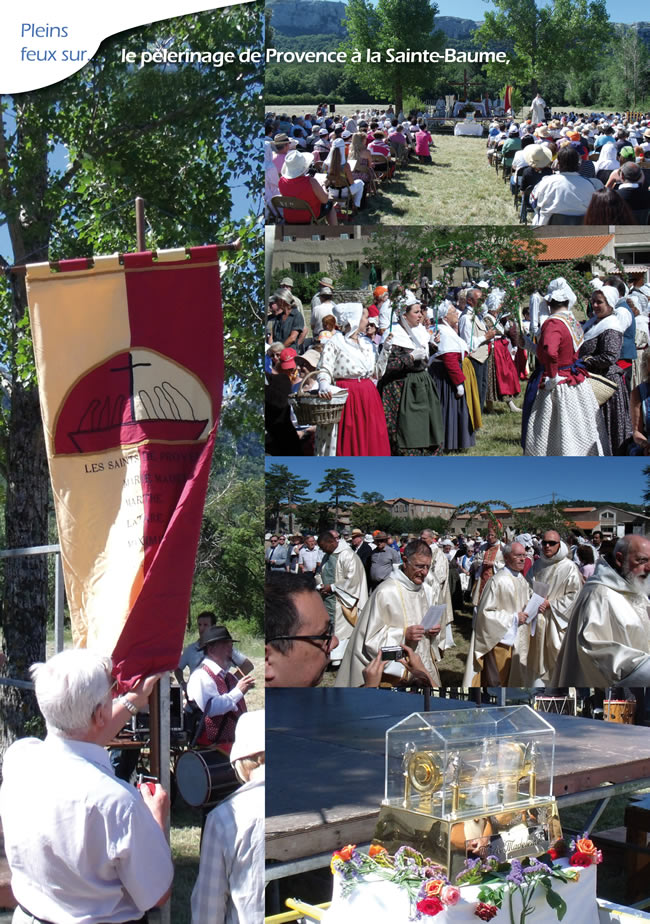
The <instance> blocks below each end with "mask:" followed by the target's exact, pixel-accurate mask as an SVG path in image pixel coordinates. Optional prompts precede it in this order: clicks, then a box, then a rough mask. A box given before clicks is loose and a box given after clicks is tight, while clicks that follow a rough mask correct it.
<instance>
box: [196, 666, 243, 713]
mask: <svg viewBox="0 0 650 924" xmlns="http://www.w3.org/2000/svg"><path fill="white" fill-rule="evenodd" d="M204 664H205V665H206V667H209V668H210V670H211V671H212V673H213V674H225V673H226V672H225V671H224V670H223V668H222V667H220V666H219V665H218V664H217V662H216V661H213V660H212V658H207V657H206V658H204V659H203V661H202V662H201V667H198V668H197V669H196V670H195V671H192V673H191V674H190V679H189V680H188V681H187V698H188V699H193V700H194V702H195V703H196V705H197V706H198V707H199V709H202V710H203V712H205V714H206V715H210V716H211V715H225V713H226V712H231V711H232V710H233V709H234V708H235V706H236V705H237V703H238V702H239V701H240V699H243V698H244V694H243V693H242V691H241V690H238V689H237V688H236V687H234V688H233V689H232V690H230V692H229V693H217V687H216V684H215V682H214V680H213V679H212V677H210V675H209V674H208V672H207V671H204V670H203V665H204ZM208 700H210V703H209V705H208ZM206 706H208V708H207V710H206Z"/></svg>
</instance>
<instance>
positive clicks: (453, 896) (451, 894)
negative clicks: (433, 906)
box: [440, 885, 460, 905]
mask: <svg viewBox="0 0 650 924" xmlns="http://www.w3.org/2000/svg"><path fill="white" fill-rule="evenodd" d="M440 898H441V899H442V901H443V902H444V904H445V905H455V904H456V902H457V901H458V900H459V899H460V889H459V888H458V886H453V885H448V886H445V887H444V889H443V890H442V892H441V893H440Z"/></svg>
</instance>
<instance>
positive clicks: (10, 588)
mask: <svg viewBox="0 0 650 924" xmlns="http://www.w3.org/2000/svg"><path fill="white" fill-rule="evenodd" d="M26 305H27V296H26V290H25V280H24V277H18V278H16V279H15V284H14V301H13V320H14V324H15V323H16V322H17V321H18V320H20V319H21V318H22V317H23V315H24V312H25V307H26ZM7 471H8V480H7V501H6V506H5V530H6V543H7V548H8V549H14V548H22V547H26V546H31V545H45V544H46V543H47V517H48V471H47V458H46V455H45V442H44V438H43V427H42V424H41V414H40V407H39V402H38V389H37V387H36V385H35V384H33V385H31V386H30V387H27V388H26V387H24V386H23V385H21V384H20V382H18V381H17V378H16V376H15V375H14V376H13V386H12V395H11V413H10V418H9V434H8V450H7ZM2 625H3V630H4V638H5V643H4V644H5V652H6V654H7V657H8V663H7V667H6V669H5V673H6V675H7V676H9V677H15V678H18V679H20V680H29V668H30V666H31V664H33V663H34V662H35V661H43V660H44V659H45V636H46V627H47V556H45V555H29V556H22V557H20V558H12V559H7V560H5V563H4V588H3V599H2ZM0 715H2V722H1V723H0V754H1V753H4V751H5V750H6V748H7V747H8V746H9V745H10V744H11V743H12V742H13V741H14V740H15V739H16V738H17V737H20V736H21V735H23V734H24V733H25V723H26V722H27V720H29V719H33V718H34V717H36V716H37V715H38V707H37V705H36V698H35V696H34V694H33V693H31V692H28V691H25V690H19V689H18V688H16V687H6V686H0Z"/></svg>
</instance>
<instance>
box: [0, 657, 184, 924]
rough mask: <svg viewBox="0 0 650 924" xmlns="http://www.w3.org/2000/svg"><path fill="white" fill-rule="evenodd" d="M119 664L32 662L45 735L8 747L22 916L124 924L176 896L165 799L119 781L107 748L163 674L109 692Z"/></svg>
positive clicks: (11, 834)
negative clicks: (115, 695) (118, 694)
mask: <svg viewBox="0 0 650 924" xmlns="http://www.w3.org/2000/svg"><path fill="white" fill-rule="evenodd" d="M111 671H112V663H111V659H110V658H107V657H103V656H101V655H98V654H96V653H94V652H91V651H87V650H82V649H73V650H68V651H63V652H61V653H60V654H57V655H54V657H52V658H50V660H49V661H47V662H46V663H45V664H35V665H34V666H33V667H32V677H33V680H34V684H35V690H36V699H37V701H38V705H39V707H40V710H41V712H42V713H43V716H44V717H45V722H46V724H47V737H46V738H45V740H44V741H40V740H39V739H37V738H21V739H20V740H19V741H16V742H15V743H14V744H12V746H11V747H10V748H9V750H8V751H7V753H6V754H5V758H4V763H3V767H2V770H3V784H2V789H1V790H0V814H1V815H2V825H3V829H4V837H5V850H6V854H7V859H8V861H9V866H10V867H11V873H12V880H11V886H12V889H13V892H14V895H15V897H16V900H17V902H18V908H17V909H16V911H15V912H14V916H13V921H14V924H31V922H34V924H39V922H40V924H43V922H45V924H47V922H63V921H83V922H85V924H118V922H119V924H122V922H124V924H126V922H135V921H143V920H145V919H144V918H143V915H144V914H145V912H146V911H147V910H148V909H149V908H154V907H159V906H160V905H163V904H164V903H165V902H166V901H167V899H168V898H169V894H170V892H171V882H172V878H173V866H172V861H171V855H170V850H169V846H168V844H167V841H166V839H165V834H164V831H165V825H166V821H167V817H168V814H169V799H168V796H167V794H166V793H165V791H164V790H163V789H162V787H161V786H159V785H156V786H155V787H154V789H153V792H151V791H150V789H149V787H148V786H143V787H142V789H141V790H140V792H138V791H137V790H136V789H134V788H133V787H131V786H128V785H127V784H126V783H124V782H123V781H121V780H118V779H116V778H115V776H114V774H113V770H112V768H111V765H110V761H109V757H108V752H107V751H106V750H105V749H104V746H105V745H106V744H107V743H108V742H109V741H110V740H111V739H112V738H113V737H114V735H115V734H116V733H117V731H119V729H120V728H121V727H122V726H123V725H124V724H125V722H126V721H127V720H128V718H129V715H130V713H131V712H133V711H136V712H137V711H138V709H142V708H143V707H144V705H145V703H146V702H147V700H148V697H149V694H150V692H151V690H152V689H153V686H154V684H155V682H156V680H157V679H158V676H160V675H158V676H154V677H149V678H148V679H147V680H145V681H142V682H141V683H139V684H138V685H137V686H136V687H134V689H133V690H131V691H129V692H128V693H127V694H126V695H125V696H122V697H118V698H117V699H113V697H112V692H113V682H112V678H111Z"/></svg>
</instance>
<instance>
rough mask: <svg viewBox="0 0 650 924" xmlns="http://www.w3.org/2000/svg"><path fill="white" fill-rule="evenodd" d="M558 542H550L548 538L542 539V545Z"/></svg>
mask: <svg viewBox="0 0 650 924" xmlns="http://www.w3.org/2000/svg"><path fill="white" fill-rule="evenodd" d="M559 544H560V543H559V542H550V541H549V540H548V539H542V545H559Z"/></svg>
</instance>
